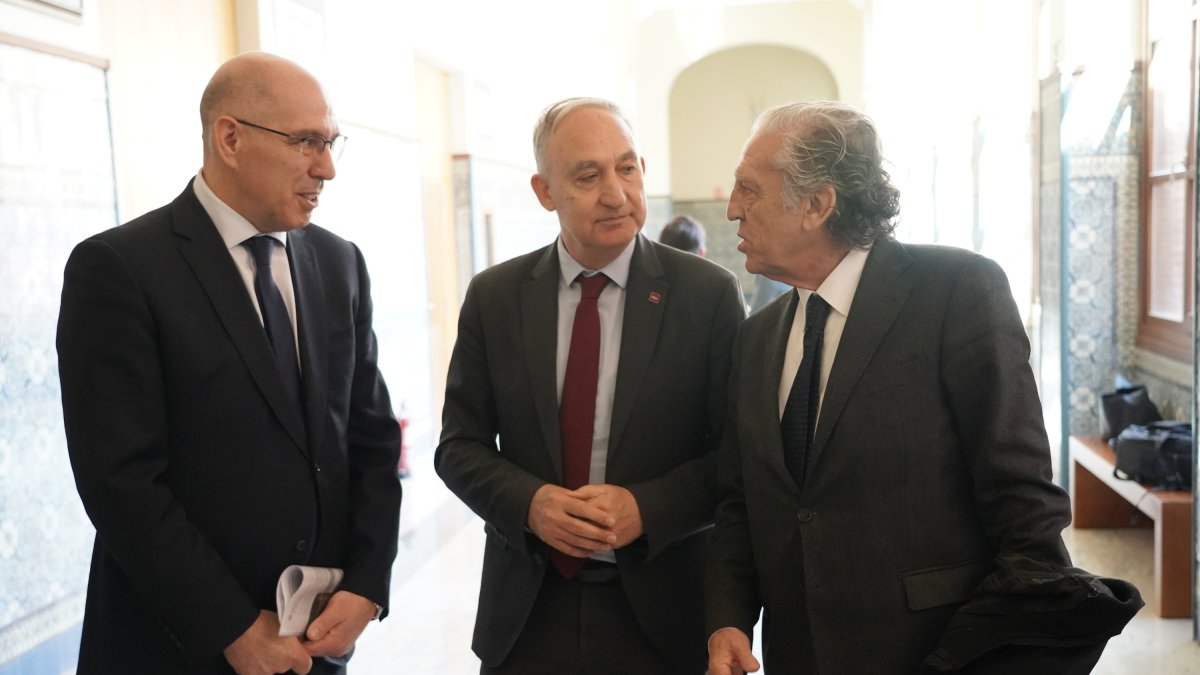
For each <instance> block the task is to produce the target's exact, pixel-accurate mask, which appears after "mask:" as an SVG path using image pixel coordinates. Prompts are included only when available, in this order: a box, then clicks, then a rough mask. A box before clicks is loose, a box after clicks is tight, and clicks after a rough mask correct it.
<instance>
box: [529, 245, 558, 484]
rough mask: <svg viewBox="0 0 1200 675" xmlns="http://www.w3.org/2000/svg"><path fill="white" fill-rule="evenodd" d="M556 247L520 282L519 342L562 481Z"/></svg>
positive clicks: (552, 460) (543, 427)
mask: <svg viewBox="0 0 1200 675" xmlns="http://www.w3.org/2000/svg"><path fill="white" fill-rule="evenodd" d="M558 277H559V268H558V249H557V247H556V246H554V245H551V246H549V247H548V248H547V249H546V253H545V255H544V256H542V258H541V260H539V261H538V263H537V265H535V266H534V268H533V273H532V275H531V276H530V278H529V280H528V281H526V282H525V283H524V284H523V285H522V286H521V309H520V311H521V344H522V346H523V348H524V350H525V367H526V369H527V372H528V376H529V383H530V387H531V388H532V389H533V392H532V394H533V406H534V409H535V410H536V411H537V416H538V421H539V422H540V423H541V424H540V425H539V426H541V429H542V435H543V437H544V440H545V443H546V449H547V450H548V451H549V452H550V461H551V462H553V463H554V471H555V473H556V474H557V476H558V480H559V482H560V483H561V482H562V435H561V431H560V429H559V424H558V380H557V374H558V356H557V355H558V351H557V347H558Z"/></svg>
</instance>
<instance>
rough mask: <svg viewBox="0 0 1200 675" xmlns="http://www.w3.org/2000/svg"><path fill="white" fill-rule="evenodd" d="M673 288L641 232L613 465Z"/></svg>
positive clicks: (615, 413) (628, 292) (618, 389)
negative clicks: (670, 290) (669, 291)
mask: <svg viewBox="0 0 1200 675" xmlns="http://www.w3.org/2000/svg"><path fill="white" fill-rule="evenodd" d="M670 287H671V285H670V284H669V283H668V282H667V280H666V278H665V274H664V272H663V268H662V263H661V261H659V259H658V254H657V253H655V252H654V247H653V245H651V244H650V242H649V241H648V240H647V239H646V238H645V237H643V236H642V235H640V234H639V235H638V237H637V244H636V247H635V248H634V251H633V258H632V260H630V262H629V279H628V281H627V283H626V288H625V317H624V319H623V321H622V325H621V351H620V356H619V357H618V358H619V360H618V362H617V363H618V366H617V382H616V386H615V387H614V389H613V405H612V420H611V423H610V424H609V439H608V465H609V466H610V467H611V466H612V465H613V462H614V457H615V456H616V455H617V448H619V447H620V445H621V436H622V434H623V433H624V432H625V426H626V424H627V423H628V422H629V417H630V415H632V414H633V407H634V406H635V405H636V404H637V400H638V392H639V391H640V389H641V386H642V381H643V380H644V379H645V376H646V370H647V369H648V368H649V367H650V358H651V356H653V354H654V347H655V344H656V343H657V342H658V335H659V328H660V327H661V326H662V320H663V313H664V312H665V311H666V307H667V305H668V304H669V303H670V302H671V296H670V295H669V293H668V290H669V289H670ZM610 475H611V473H610Z"/></svg>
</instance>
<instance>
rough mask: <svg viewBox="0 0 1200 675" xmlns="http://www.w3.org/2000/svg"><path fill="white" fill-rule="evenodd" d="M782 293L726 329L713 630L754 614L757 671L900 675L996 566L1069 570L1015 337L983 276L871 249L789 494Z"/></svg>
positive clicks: (963, 261)
mask: <svg viewBox="0 0 1200 675" xmlns="http://www.w3.org/2000/svg"><path fill="white" fill-rule="evenodd" d="M794 297H795V294H794V293H790V294H787V295H785V296H783V297H781V298H780V299H778V300H776V301H775V302H774V303H773V304H771V305H770V306H768V307H767V308H765V309H764V310H762V311H761V312H759V313H758V314H756V315H754V316H752V317H751V318H750V319H749V320H747V321H746V323H745V324H743V327H742V329H741V331H740V332H739V335H738V340H737V346H736V348H735V354H734V365H733V375H732V379H731V390H730V408H729V411H730V417H729V421H727V423H726V439H725V443H724V444H723V446H722V450H721V460H720V464H719V467H720V475H721V478H722V486H721V487H722V499H723V501H722V503H721V506H720V507H719V509H718V515H717V527H716V529H715V530H714V537H713V550H712V559H711V563H710V574H709V575H708V579H707V582H706V591H707V593H708V624H709V628H710V630H715V629H716V628H719V627H723V626H735V627H738V628H741V629H742V630H743V631H745V632H746V633H747V635H749V634H750V630H751V628H752V626H753V625H754V623H755V621H756V620H757V617H758V611H759V608H760V606H765V619H764V633H763V643H764V644H763V649H764V656H765V661H766V663H765V665H766V667H767V668H768V669H770V670H769V671H768V672H774V673H798V672H820V673H836V674H842V673H908V672H915V671H916V670H917V668H918V667H919V665H920V664H921V662H922V660H923V659H924V658H925V657H926V656H927V655H928V654H930V653H931V652H932V651H933V650H934V648H935V647H936V646H937V643H938V638H939V636H940V635H941V633H942V631H943V629H944V628H945V626H946V624H947V622H948V621H949V620H950V617H951V616H952V615H953V614H954V612H955V610H956V609H957V608H958V607H959V606H960V605H961V603H963V602H964V601H965V600H967V599H969V598H970V597H971V594H972V591H973V590H974V589H975V587H976V585H977V584H978V583H979V581H980V580H981V579H982V578H983V577H984V576H985V574H986V573H987V572H988V570H989V566H990V564H991V561H992V560H993V558H995V556H996V555H997V554H998V553H1000V552H1005V551H1007V552H1016V553H1021V554H1024V555H1026V556H1029V557H1030V558H1033V559H1035V560H1041V561H1046V562H1049V563H1054V564H1064V565H1065V564H1067V563H1068V562H1069V560H1068V556H1067V553H1066V550H1065V548H1064V546H1063V543H1062V540H1061V537H1060V531H1061V530H1062V528H1063V527H1064V526H1065V525H1066V524H1067V523H1068V522H1069V506H1068V501H1067V497H1066V495H1065V494H1064V493H1063V491H1062V490H1061V489H1059V488H1058V487H1056V486H1055V485H1053V484H1052V483H1051V482H1050V475H1051V469H1050V454H1049V448H1048V444H1047V440H1046V432H1045V429H1044V428H1043V423H1042V413H1041V409H1040V407H1039V403H1038V397H1037V390H1036V387H1035V384H1034V380H1033V375H1032V372H1031V370H1030V367H1029V364H1028V358H1029V342H1028V340H1027V338H1026V336H1025V332H1024V329H1023V327H1022V324H1021V321H1020V317H1019V315H1018V314H1017V309H1016V306H1015V304H1014V303H1013V299H1012V294H1011V291H1010V290H1009V287H1008V283H1007V280H1006V279H1005V276H1004V273H1003V272H1002V271H1001V270H1000V268H999V267H998V266H997V265H996V264H995V263H993V262H991V261H989V260H987V259H986V258H983V257H980V256H977V255H974V254H972V253H969V252H966V251H961V250H956V249H950V248H941V247H930V246H907V245H903V244H899V243H896V242H894V241H890V240H889V241H880V242H877V243H876V244H875V246H874V247H873V249H872V250H871V252H870V255H869V257H868V259H867V263H866V267H865V269H864V271H863V274H862V278H861V280H860V282H859V285H858V289H857V292H856V293H855V296H854V300H853V304H852V306H851V309H850V314H849V318H848V320H847V322H846V326H845V330H844V333H843V335H842V338H841V342H840V346H839V347H838V350H837V354H836V359H835V361H834V363H833V368H832V372H831V373H830V376H829V380H828V383H827V386H826V390H825V397H824V402H823V404H822V408H821V413H820V417H819V421H818V425H817V429H816V436H815V439H814V447H813V449H812V451H811V453H810V456H809V459H808V473H807V479H806V481H805V484H804V487H803V489H798V488H797V486H796V484H795V482H794V481H793V479H792V478H791V476H790V475H789V473H788V471H787V469H786V467H785V466H784V461H783V450H782V445H781V439H780V431H779V405H778V398H777V397H778V394H777V392H778V385H779V378H780V373H781V370H782V363H783V358H784V350H785V348H786V344H785V342H786V340H787V336H788V331H789V329H790V327H791V322H792V316H793V312H794V304H795V300H794ZM807 633H811V644H812V650H810V649H809V648H807V647H806V646H805V645H806V644H807V643H808V642H809V641H808V640H807V639H806V634H807ZM813 668H815V670H812V669H813Z"/></svg>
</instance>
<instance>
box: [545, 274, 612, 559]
mask: <svg viewBox="0 0 1200 675" xmlns="http://www.w3.org/2000/svg"><path fill="white" fill-rule="evenodd" d="M576 281H578V282H579V285H580V287H581V290H582V294H581V297H580V299H579V306H578V307H576V308H575V325H574V326H573V327H572V328H571V351H570V352H569V354H568V356H567V372H566V373H565V374H564V376H563V390H562V402H561V403H560V404H559V407H558V424H559V427H560V428H561V430H562V465H563V486H564V487H566V488H567V489H568V490H574V489H576V488H579V487H582V486H584V485H587V482H588V473H589V471H590V469H591V464H592V431H593V428H594V427H595V424H596V383H597V382H598V381H599V379H600V310H599V309H598V308H597V305H596V301H597V299H598V298H599V297H600V292H601V291H603V290H604V286H605V285H607V284H608V277H606V276H604V275H603V274H595V275H593V276H590V277H585V276H583V275H582V274H581V275H579V276H578V277H576ZM550 561H551V562H552V563H554V567H555V568H556V569H557V570H558V572H559V574H561V575H563V577H565V578H567V579H570V578H571V577H573V576H575V573H576V572H578V571H579V568H580V567H582V566H583V562H584V560H583V558H575V557H573V556H569V555H567V554H565V553H562V552H560V551H558V550H551V552H550Z"/></svg>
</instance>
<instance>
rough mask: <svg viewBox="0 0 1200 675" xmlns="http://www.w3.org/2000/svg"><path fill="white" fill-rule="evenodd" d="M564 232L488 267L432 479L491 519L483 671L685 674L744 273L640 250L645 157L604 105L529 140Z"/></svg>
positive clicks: (482, 606) (464, 316)
mask: <svg viewBox="0 0 1200 675" xmlns="http://www.w3.org/2000/svg"><path fill="white" fill-rule="evenodd" d="M534 152H535V156H536V160H537V174H535V175H534V176H533V178H532V179H531V184H532V187H533V191H534V193H535V195H536V196H537V199H538V201H539V202H540V203H541V205H542V206H543V207H544V208H546V209H547V210H549V211H555V212H556V213H557V214H558V220H559V225H560V235H559V237H558V239H557V241H555V242H553V243H551V244H550V245H549V246H546V247H543V248H541V249H538V250H536V251H533V252H531V253H528V254H526V255H523V256H519V257H517V258H515V259H513V260H510V261H508V262H504V263H501V264H499V265H496V266H495V267H492V268H491V269H488V270H486V271H484V272H482V273H480V274H479V275H477V276H476V277H475V278H474V279H473V280H472V281H471V284H470V286H469V288H468V289H467V294H466V299H465V300H464V301H463V306H462V311H461V314H460V319H459V327H458V340H457V342H456V344H455V346H454V352H453V355H452V357H451V361H450V370H449V374H448V377H447V385H446V400H445V407H444V411H443V417H442V436H441V442H440V444H439V445H438V447H437V450H436V452H435V455H434V464H435V467H436V469H437V472H438V475H439V476H441V477H442V479H443V480H444V481H445V482H446V485H447V486H448V487H449V488H450V489H451V490H452V491H453V492H454V493H455V494H456V495H458V497H459V498H460V499H462V500H463V502H464V503H466V504H467V505H468V506H469V507H470V508H471V509H472V510H473V511H474V512H475V513H477V514H478V515H479V516H480V517H481V518H482V519H483V520H484V521H485V526H484V530H485V532H486V533H487V543H486V545H485V549H484V560H483V577H482V581H481V582H480V589H479V608H478V612H477V614H476V619H475V634H474V639H473V642H472V647H473V648H474V651H475V653H476V654H477V655H478V656H479V658H480V660H481V661H482V666H481V668H480V672H481V673H484V674H491V673H514V674H515V673H520V674H521V675H539V674H542V675H561V674H568V675H569V674H572V673H583V672H596V673H640V674H645V675H660V674H668V673H672V674H683V673H686V674H688V675H692V674H694V673H699V672H701V671H703V670H704V666H705V651H704V629H703V600H702V598H701V584H702V575H703V568H704V558H705V552H706V550H707V547H708V529H709V528H710V527H711V525H712V515H713V508H714V507H715V504H716V493H715V484H714V483H715V477H714V475H713V463H712V462H713V457H714V453H715V450H716V447H717V444H718V443H719V440H720V436H721V423H722V421H723V415H722V411H723V410H724V405H725V391H726V390H725V385H726V379H727V375H728V370H729V353H730V348H731V346H732V341H733V335H734V332H735V330H736V328H737V325H738V323H739V322H740V321H741V319H742V317H743V316H744V310H743V306H742V300H741V292H740V289H739V287H738V283H737V279H736V278H735V277H734V276H733V274H732V273H730V272H729V271H728V270H725V269H723V268H721V267H719V266H718V265H715V264H713V263H711V262H709V261H707V260H704V259H702V258H699V257H697V256H694V255H691V254H688V253H684V252H682V251H677V250H675V249H673V248H670V247H667V246H663V245H661V244H657V243H654V242H651V241H649V240H648V239H646V237H644V236H643V235H641V234H640V232H641V230H642V226H643V224H644V223H645V218H646V195H645V191H644V188H643V184H642V175H643V171H644V169H645V162H644V161H643V159H642V157H641V156H640V155H639V154H638V151H637V146H636V144H635V142H634V137H633V132H632V130H631V129H630V126H629V123H628V122H627V121H626V120H625V117H624V115H622V114H621V111H620V110H619V109H618V108H617V106H616V105H614V104H612V103H611V102H608V101H605V100H602V99H594V98H572V99H567V100H564V101H559V102H558V103H555V104H553V105H551V106H550V107H548V108H547V109H546V110H545V112H544V113H543V114H542V116H541V119H540V120H539V122H538V124H537V127H536V129H535V131H534Z"/></svg>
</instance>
